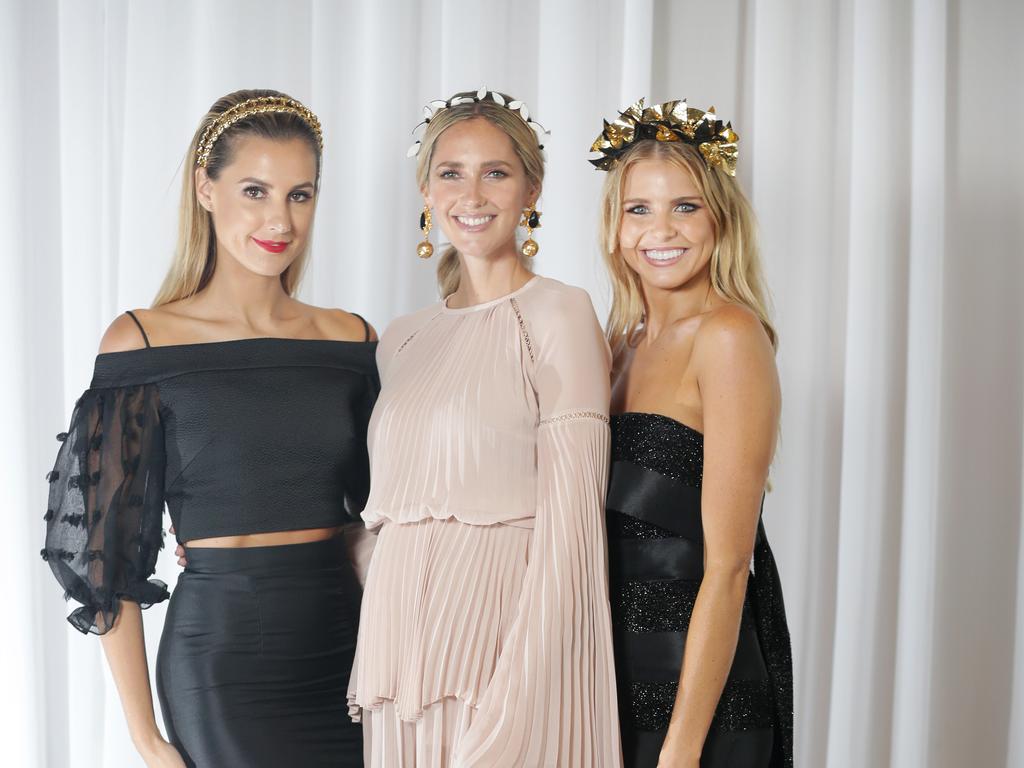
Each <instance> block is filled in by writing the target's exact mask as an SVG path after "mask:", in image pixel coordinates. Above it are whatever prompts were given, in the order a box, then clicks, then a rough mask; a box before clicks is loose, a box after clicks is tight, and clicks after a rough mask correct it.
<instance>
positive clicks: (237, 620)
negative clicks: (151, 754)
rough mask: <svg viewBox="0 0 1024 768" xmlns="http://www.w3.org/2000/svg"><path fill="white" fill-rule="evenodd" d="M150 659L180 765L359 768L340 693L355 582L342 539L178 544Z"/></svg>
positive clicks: (356, 731)
mask: <svg viewBox="0 0 1024 768" xmlns="http://www.w3.org/2000/svg"><path fill="white" fill-rule="evenodd" d="M186 557H187V559H188V567H187V568H186V569H185V571H184V572H183V573H182V574H181V575H180V576H179V577H178V584H177V586H176V588H175V589H174V592H173V594H172V596H171V601H170V605H169V606H168V610H167V618H166V620H165V623H164V631H163V636H162V637H161V640H160V652H159V655H158V657H157V693H158V695H159V697H160V706H161V708H162V710H163V717H164V725H165V726H166V728H167V737H168V739H169V740H170V741H171V743H173V744H174V745H175V747H177V749H178V750H179V752H181V754H182V757H183V758H184V759H185V762H186V764H187V765H189V766H198V767H199V768H206V767H207V766H211V767H213V766H216V767H217V768H220V767H222V766H247V767H248V768H259V767H260V766H268V768H269V767H270V766H274V767H275V768H277V767H278V766H283V765H294V766H302V767H303V768H313V767H314V766H331V767H332V768H338V767H339V766H361V765H362V764H363V762H362V755H363V748H362V730H361V728H360V726H358V725H355V724H353V723H352V722H351V721H350V720H349V717H348V706H347V701H346V693H347V688H348V677H349V672H350V670H351V667H352V656H353V652H354V651H355V645H356V632H357V630H358V621H359V601H360V589H359V585H358V582H357V581H356V577H355V573H354V572H353V570H352V567H351V565H350V563H349V560H348V556H347V553H346V551H345V546H344V543H343V540H342V538H341V537H337V538H334V539H330V540H328V541H318V542H313V543H310V544H289V545H284V546H275V547H250V548H240V549H214V548H193V549H188V550H187V554H186Z"/></svg>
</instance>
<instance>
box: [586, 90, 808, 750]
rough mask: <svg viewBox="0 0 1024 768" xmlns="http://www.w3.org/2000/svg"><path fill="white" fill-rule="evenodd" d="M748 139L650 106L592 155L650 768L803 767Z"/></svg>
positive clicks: (621, 610)
mask: <svg viewBox="0 0 1024 768" xmlns="http://www.w3.org/2000/svg"><path fill="white" fill-rule="evenodd" d="M737 140H738V139H737V137H736V135H735V134H734V133H732V130H731V128H729V127H728V126H725V125H723V124H722V123H721V122H720V121H718V120H717V118H716V117H715V115H713V114H711V113H704V112H701V111H700V110H696V109H692V108H688V107H687V105H686V104H685V102H669V103H667V104H664V105H660V106H657V107H653V108H646V109H645V108H644V107H643V104H642V102H640V103H639V104H637V105H634V106H632V107H630V108H629V109H628V110H626V111H625V112H624V113H622V114H620V116H619V118H618V120H616V121H614V122H612V123H611V124H610V125H609V124H607V123H606V128H605V130H604V131H603V132H602V134H601V136H599V137H598V140H597V141H596V142H595V145H594V146H595V149H596V150H600V151H601V153H602V156H601V157H600V158H598V159H596V160H594V161H592V162H593V163H594V164H595V165H597V166H598V167H599V168H601V169H602V170H608V171H609V174H608V177H607V179H606V183H605V187H604V201H603V215H604V222H603V224H604V226H603V230H602V231H603V240H604V242H603V245H604V246H605V247H604V253H605V257H606V263H607V266H608V268H609V272H610V274H611V279H612V284H613V288H614V299H613V305H612V311H611V316H610V319H609V327H608V335H609V341H610V342H611V345H612V349H613V351H614V353H615V368H614V373H613V379H614V380H613V391H612V408H611V410H612V413H613V414H616V415H613V416H612V421H611V427H612V463H611V472H610V480H609V491H608V500H607V515H608V541H609V569H610V576H611V578H610V588H611V601H612V622H613V632H614V640H615V654H616V673H617V684H618V691H619V717H620V722H621V731H622V746H623V753H624V758H625V760H624V762H625V765H626V766H632V767H636V768H641V767H647V766H649V767H651V768H653V767H654V766H659V767H661V768H668V766H671V767H672V768H698V766H699V768H726V767H728V768H769V767H771V768H776V767H777V766H792V764H793V746H792V737H793V733H792V728H793V725H792V718H793V677H792V675H793V673H792V660H791V653H790V645H789V631H788V628H787V625H786V616H785V609H784V607H783V601H782V591H781V587H780V583H779V577H778V572H777V570H776V567H775V561H774V558H773V556H772V552H771V549H770V548H769V546H768V540H767V538H766V536H765V531H764V527H763V525H762V523H761V504H762V500H763V496H764V489H765V486H766V484H767V473H768V467H769V464H770V462H771V457H772V453H773V451H774V446H775V436H776V432H777V429H778V416H779V407H780V396H779V390H778V377H777V373H776V370H775V362H774V347H775V344H776V337H775V331H774V329H773V328H772V326H771V323H770V321H769V320H768V315H767V311H766V301H765V297H764V289H763V280H762V275H761V267H760V262H759V260H758V256H757V251H756V246H755V242H754V238H753V216H752V213H751V211H750V208H749V204H748V203H747V201H746V199H745V198H744V196H743V193H742V191H741V190H740V188H739V186H738V184H737V183H736V181H735V179H734V178H733V174H734V170H735V159H736V142H737ZM751 561H752V562H753V573H751V572H750V565H751Z"/></svg>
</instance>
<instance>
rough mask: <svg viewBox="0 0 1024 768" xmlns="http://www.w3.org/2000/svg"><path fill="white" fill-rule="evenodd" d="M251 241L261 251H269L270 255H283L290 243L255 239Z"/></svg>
mask: <svg viewBox="0 0 1024 768" xmlns="http://www.w3.org/2000/svg"><path fill="white" fill-rule="evenodd" d="M252 241H253V242H254V243H256V245H258V246H259V247H260V248H262V249H263V250H265V251H270V252H271V253H284V249H285V248H287V247H288V246H289V245H290V243H287V242H285V241H283V240H260V239H259V238H256V237H254V238H253V239H252Z"/></svg>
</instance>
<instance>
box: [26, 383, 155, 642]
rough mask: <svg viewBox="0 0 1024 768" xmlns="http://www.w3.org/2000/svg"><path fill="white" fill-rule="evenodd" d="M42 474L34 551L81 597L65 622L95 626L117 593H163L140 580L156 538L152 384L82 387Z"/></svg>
mask: <svg viewBox="0 0 1024 768" xmlns="http://www.w3.org/2000/svg"><path fill="white" fill-rule="evenodd" d="M57 438H58V439H59V440H63V445H62V446H61V448H60V451H59V452H58V454H57V461H56V463H55V464H54V467H53V471H52V472H51V473H50V474H49V475H48V476H47V479H48V480H49V481H50V495H49V504H48V509H47V511H46V547H45V548H44V549H43V551H42V556H43V559H44V560H46V561H47V562H48V563H49V564H50V569H51V570H52V571H53V575H54V576H56V577H57V581H59V582H60V584H61V586H62V587H64V590H65V593H64V596H65V598H74V599H75V600H76V601H78V602H79V603H81V604H82V607H81V608H78V609H77V610H75V611H73V612H72V613H71V615H70V616H69V617H68V621H70V622H71V624H72V625H73V626H74V627H75V628H76V629H78V630H80V631H81V632H92V633H94V634H98V635H102V634H104V633H105V632H107V630H109V629H110V628H111V627H113V626H114V621H115V620H116V618H117V614H118V612H119V611H120V605H121V600H131V601H133V602H136V603H138V604H139V605H140V606H142V607H143V608H148V607H149V606H150V605H152V604H153V603H158V602H160V601H162V600H166V599H167V597H168V596H169V595H168V592H167V585H166V584H164V583H163V582H162V581H160V580H158V579H150V578H149V577H150V576H152V574H153V571H154V570H155V568H156V558H157V554H158V553H159V551H160V549H161V548H162V547H163V531H162V528H161V526H162V518H163V507H164V461H165V454H164V437H163V427H162V425H161V423H160V395H159V390H158V389H157V387H156V386H155V385H153V384H142V385H138V386H129V387H120V388H115V389H90V390H88V391H87V392H86V393H85V394H84V395H83V396H82V398H81V399H80V400H79V401H78V403H77V405H76V406H75V410H74V413H73V414H72V416H71V426H70V428H69V430H68V432H67V433H62V434H60V435H58V436H57Z"/></svg>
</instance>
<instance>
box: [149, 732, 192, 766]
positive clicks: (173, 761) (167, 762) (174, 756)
mask: <svg viewBox="0 0 1024 768" xmlns="http://www.w3.org/2000/svg"><path fill="white" fill-rule="evenodd" d="M139 754H140V755H142V759H143V760H145V762H146V768H185V761H184V760H182V759H181V755H180V754H179V753H178V750H177V749H175V748H174V747H173V746H171V744H170V743H168V742H167V741H166V740H164V739H163V738H161V737H159V736H156V737H154V738H153V739H152V740H151V741H150V742H148V743H147V744H146V745H145V748H143V749H140V750H139Z"/></svg>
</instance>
